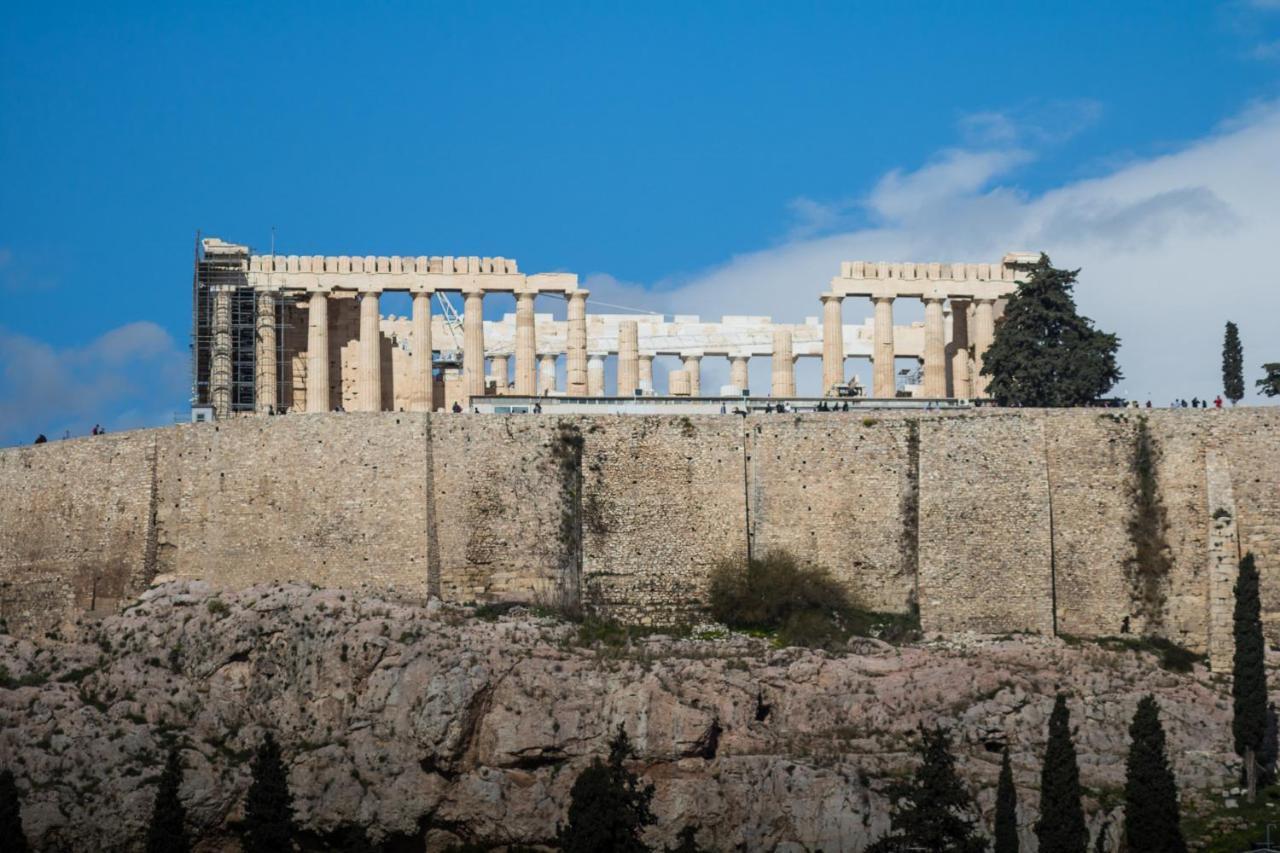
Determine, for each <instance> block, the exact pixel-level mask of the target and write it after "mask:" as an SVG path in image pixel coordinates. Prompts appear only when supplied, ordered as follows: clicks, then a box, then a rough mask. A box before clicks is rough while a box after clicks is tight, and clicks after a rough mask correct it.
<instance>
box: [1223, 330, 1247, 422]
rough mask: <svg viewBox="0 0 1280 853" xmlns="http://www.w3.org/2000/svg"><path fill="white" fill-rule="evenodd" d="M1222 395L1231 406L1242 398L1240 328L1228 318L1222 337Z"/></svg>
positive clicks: (1242, 374) (1242, 351)
mask: <svg viewBox="0 0 1280 853" xmlns="http://www.w3.org/2000/svg"><path fill="white" fill-rule="evenodd" d="M1222 396H1224V397H1226V398H1227V399H1228V400H1230V401H1231V405H1233V406H1234V405H1235V404H1236V403H1239V402H1240V401H1241V400H1242V399H1244V348H1243V347H1241V346H1240V330H1239V329H1237V328H1236V324H1235V323H1232V322H1231V321H1230V320H1228V321H1227V331H1226V334H1225V335H1224V336H1223V339H1222Z"/></svg>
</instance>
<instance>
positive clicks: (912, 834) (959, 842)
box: [867, 726, 987, 853]
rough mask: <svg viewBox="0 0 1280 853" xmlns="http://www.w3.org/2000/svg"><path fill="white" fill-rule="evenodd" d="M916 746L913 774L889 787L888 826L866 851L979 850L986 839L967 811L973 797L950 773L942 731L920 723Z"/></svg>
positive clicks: (972, 852) (951, 759) (953, 769)
mask: <svg viewBox="0 0 1280 853" xmlns="http://www.w3.org/2000/svg"><path fill="white" fill-rule="evenodd" d="M917 751H918V752H919V754H920V766H919V767H918V768H916V773H915V776H914V777H912V778H911V779H910V780H908V781H906V782H902V783H899V784H896V785H893V786H892V787H891V788H890V789H889V797H890V799H891V800H892V801H893V813H892V815H891V816H890V820H891V825H892V826H893V832H892V833H891V834H890V835H888V836H886V837H884V838H882V839H880V840H879V841H877V842H876V843H875V844H873V845H871V847H869V848H867V853H899V851H903V853H905V851H909V850H929V851H933V853H985V851H986V849H987V841H986V839H985V838H983V837H982V836H981V835H980V834H979V833H978V830H977V827H976V821H975V819H974V818H973V817H972V815H973V814H974V811H975V809H974V804H973V799H972V798H971V797H970V796H969V792H968V791H966V790H965V788H964V786H963V785H962V784H961V783H960V777H959V776H957V775H956V759H955V756H953V755H952V754H951V739H950V737H949V736H948V734H947V731H946V730H945V729H943V728H942V727H941V726H938V727H935V728H932V729H928V728H924V727H923V726H922V727H921V728H920V744H919V746H918V747H917Z"/></svg>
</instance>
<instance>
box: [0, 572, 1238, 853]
mask: <svg viewBox="0 0 1280 853" xmlns="http://www.w3.org/2000/svg"><path fill="white" fill-rule="evenodd" d="M578 636H579V635H578V628H577V626H574V625H570V624H564V623H559V622H556V621H555V620H552V619H549V618H538V617H536V616H534V615H533V614H530V613H527V612H516V613H512V614H508V615H506V616H503V617H501V618H498V619H496V620H493V621H488V620H485V619H481V618H478V617H477V616H476V615H474V614H473V613H472V612H471V611H469V610H466V609H455V608H448V607H444V606H441V605H440V603H439V602H436V601H433V602H431V603H429V604H410V603H403V602H394V601H388V600H384V599H375V598H370V597H367V596H366V595H365V594H362V593H361V592H359V591H354V590H345V591H343V590H328V589H317V588H313V587H310V586H306V585H299V584H289V585H267V586H258V587H253V588H249V589H245V590H243V591H240V592H236V593H229V592H215V591H214V590H212V589H210V588H209V587H207V586H205V585H203V584H201V583H196V582H176V583H167V584H162V585H159V586H156V587H153V588H152V589H151V590H150V591H148V592H147V593H146V594H145V595H143V596H142V598H141V600H140V601H139V602H138V603H136V604H135V605H134V606H132V607H130V608H129V609H128V610H126V611H125V612H124V613H123V614H121V615H119V616H113V617H109V618H106V619H104V620H102V621H100V622H93V623H86V624H83V625H81V626H80V627H79V628H78V629H77V635H76V636H75V637H72V638H67V639H52V638H47V639H39V640H27V639H16V638H12V637H7V636H5V637H0V666H3V668H4V672H2V673H0V676H3V684H4V686H3V687H0V760H2V761H3V763H4V764H5V765H7V766H8V767H10V768H12V769H13V771H14V773H15V775H16V776H17V779H18V784H19V787H20V789H21V790H22V791H23V794H24V812H23V815H24V821H25V826H26V829H27V834H28V837H29V838H30V839H31V840H32V841H33V843H34V844H35V845H36V847H37V848H39V849H61V848H68V849H75V850H84V849H102V850H116V849H132V848H138V849H140V844H141V839H142V838H143V837H144V831H145V822H146V820H147V817H148V815H149V813H150V810H151V804H152V801H153V798H154V795H155V786H156V781H157V779H158V776H159V773H160V770H161V768H162V766H163V761H164V754H165V751H166V748H167V746H168V744H169V743H171V742H176V743H177V744H179V745H180V746H181V748H182V762H183V765H184V768H185V779H184V782H183V786H182V797H183V800H184V802H185V804H186V806H187V809H188V814H189V818H190V821H191V825H192V829H193V831H195V832H198V833H199V835H200V837H201V839H202V848H203V849H207V850H221V849H228V850H230V849H236V847H235V841H234V837H235V824H236V822H237V820H238V819H239V817H240V814H241V809H242V808H243V798H244V794H245V791H246V789H247V787H248V784H249V756H250V754H251V752H252V750H253V749H254V747H255V746H256V745H257V744H258V742H259V740H260V738H261V736H262V733H263V731H264V730H266V729H270V730H272V731H273V732H275V734H276V737H277V739H278V740H279V741H280V743H281V744H282V747H283V750H284V753H285V757H286V760H287V761H288V764H289V778H290V785H291V788H292V790H293V794H294V802H295V806H296V811H297V819H298V823H299V825H300V826H301V827H302V828H303V829H305V830H307V831H308V832H309V833H312V834H313V836H314V837H321V836H323V835H324V834H325V833H330V832H333V831H335V830H337V829H339V828H342V827H346V826H351V825H358V826H361V827H365V828H367V829H368V832H369V834H370V835H371V836H372V837H373V838H375V839H378V840H382V839H388V838H395V839H397V845H403V847H401V846H397V848H396V849H423V847H424V846H425V848H426V849H447V848H448V847H449V846H450V845H451V844H453V843H456V842H458V841H474V842H478V843H484V844H494V845H496V844H503V843H521V844H537V843H539V842H548V841H550V840H551V839H552V838H553V837H554V834H555V831H556V825H557V822H558V821H560V820H562V819H563V816H564V813H565V809H566V807H567V803H568V792H569V788H570V786H571V784H572V782H573V779H574V777H575V776H576V774H577V772H578V771H579V770H580V769H581V768H582V767H584V766H585V765H586V764H587V763H588V762H589V761H590V759H591V757H592V756H595V755H600V754H603V753H604V752H605V751H606V742H607V740H608V738H609V735H610V734H611V732H612V730H614V729H615V728H616V727H617V725H618V724H620V723H621V724H623V725H625V726H626V728H627V731H628V733H629V734H630V735H631V737H632V740H633V741H634V743H635V744H636V746H637V749H638V752H639V755H638V757H637V759H636V761H635V764H634V767H635V769H636V771H637V772H639V773H641V774H642V775H643V776H644V777H645V778H647V779H648V780H649V781H651V782H653V783H654V785H655V786H656V791H657V793H656V797H655V800H654V811H655V812H656V814H657V816H658V825H657V826H656V827H655V828H654V829H653V830H651V834H650V836H649V838H648V840H649V841H650V842H651V843H652V845H653V846H654V847H655V848H657V847H658V846H659V845H662V844H671V843H673V842H674V839H675V836H676V834H677V833H678V832H679V830H680V829H681V828H682V827H683V826H685V825H686V824H687V823H697V824H698V825H699V826H700V827H701V830H700V833H699V835H698V838H699V841H700V842H701V843H702V844H703V846H704V847H707V848H708V849H715V850H734V849H744V850H774V849H777V850H793V851H798V850H816V849H822V850H824V851H828V853H832V851H858V850H861V849H862V848H863V847H865V846H866V845H867V844H868V843H869V842H871V841H872V840H874V839H875V838H877V837H878V836H880V835H881V834H882V833H884V832H885V831H886V830H887V829H888V805H887V801H886V799H885V796H884V794H883V789H884V784H885V783H886V782H887V781H889V780H891V779H892V778H894V777H900V776H902V775H903V774H905V773H907V772H909V770H910V769H911V767H912V765H913V761H914V759H913V757H912V755H911V752H910V744H911V739H912V736H913V733H914V732H915V730H916V728H917V726H918V725H920V724H922V723H929V724H932V723H934V722H939V723H942V724H943V725H947V726H950V727H951V728H952V729H953V732H954V740H955V742H956V750H957V753H958V754H959V756H960V767H961V770H962V773H963V775H964V776H965V778H966V779H967V780H968V781H969V782H970V784H971V785H972V786H973V788H974V789H975V790H976V791H979V792H980V793H979V794H978V802H979V804H980V806H981V807H982V809H983V811H984V820H985V821H986V823H987V825H988V826H989V825H990V819H991V811H992V809H993V807H994V788H995V779H996V775H997V773H998V771H999V764H1000V753H1001V751H1002V750H1003V749H1005V748H1006V747H1007V748H1008V749H1009V750H1011V754H1012V757H1013V762H1014V768H1015V775H1016V777H1017V782H1018V785H1019V788H1020V790H1019V795H1020V800H1021V803H1022V806H1023V809H1022V811H1023V814H1022V815H1021V820H1022V823H1023V826H1024V841H1025V844H1024V848H1023V849H1028V850H1034V838H1033V837H1032V835H1031V833H1030V831H1029V826H1030V824H1031V822H1032V821H1033V819H1034V806H1035V801H1036V797H1035V787H1036V785H1037V784H1038V774H1039V760H1040V756H1041V754H1042V752H1043V748H1044V740H1045V728H1046V721H1047V716H1048V712H1049V709H1050V706H1051V704H1052V700H1053V696H1054V693H1055V692H1056V691H1058V690H1062V691H1064V692H1065V693H1067V694H1068V696H1069V697H1070V701H1069V704H1070V707H1071V711H1072V719H1073V723H1074V725H1075V726H1076V727H1077V735H1076V742H1077V747H1078V750H1079V753H1080V762H1081V769H1082V774H1083V781H1084V784H1085V785H1086V787H1087V788H1088V790H1089V794H1090V801H1089V804H1088V806H1089V809H1090V812H1091V814H1093V815H1094V817H1093V825H1094V828H1095V832H1096V831H1097V830H1098V828H1099V827H1100V825H1101V824H1102V823H1103V822H1104V821H1105V820H1106V819H1107V816H1108V814H1109V813H1111V812H1113V810H1114V808H1115V806H1116V805H1117V803H1118V801H1119V796H1120V791H1121V789H1122V785H1123V779H1124V757H1125V754H1126V751H1127V748H1128V736H1127V729H1128V724H1129V721H1130V718H1131V716H1132V714H1133V710H1134V707H1135V706H1136V703H1137V701H1138V698H1139V697H1140V696H1141V695H1143V694H1145V693H1148V692H1149V693H1153V694H1155V696H1156V697H1157V699H1158V700H1159V702H1160V707H1161V712H1162V717H1163V719H1164V723H1165V725H1166V728H1167V730H1168V733H1169V741H1170V753H1171V757H1172V760H1173V763H1174V766H1175V769H1176V772H1177V774H1178V778H1179V781H1180V784H1181V786H1182V791H1183V798H1184V800H1188V801H1193V800H1194V799H1195V798H1196V796H1197V792H1199V791H1202V790H1206V789H1211V788H1221V787H1222V786H1223V785H1226V784H1230V783H1231V781H1233V780H1232V778H1231V773H1232V770H1231V767H1232V762H1233V760H1234V757H1233V756H1232V755H1231V738H1230V702H1229V695H1228V694H1227V693H1226V692H1225V686H1224V685H1223V684H1221V683H1220V682H1219V680H1217V679H1215V678H1214V677H1213V676H1211V675H1209V674H1208V673H1207V671H1206V670H1205V669H1204V668H1203V667H1199V666H1197V667H1196V669H1195V671H1194V672H1193V673H1191V674H1187V675H1180V674H1174V673H1171V672H1167V671H1165V670H1163V669H1161V668H1159V667H1158V666H1157V664H1156V661H1155V659H1154V658H1153V657H1152V656H1150V655H1148V654H1145V653H1141V652H1134V651H1110V650H1105V649H1102V648H1099V647H1097V646H1094V645H1083V646H1072V645H1069V644H1067V643H1064V642H1062V641H1059V640H1050V639H1043V638H1037V637H1016V638H1008V639H998V640H997V639H990V638H988V639H979V638H959V639H957V638H955V637H952V638H950V639H948V640H947V641H945V642H943V641H934V642H928V643H923V644H921V645H918V646H911V647H904V648H891V647H885V646H883V645H882V644H876V643H860V644H857V645H856V647H855V649H854V650H851V651H850V652H848V653H846V654H841V655H832V654H828V653H823V652H815V651H809V650H803V649H775V648H772V647H771V646H770V645H769V644H768V643H767V642H765V641H762V640H754V639H750V638H744V637H728V638H719V639H673V638H669V637H651V638H648V639H646V640H643V641H637V642H634V643H631V644H629V645H626V646H603V645H597V646H596V647H594V648H590V647H584V646H582V645H580V644H579V642H578Z"/></svg>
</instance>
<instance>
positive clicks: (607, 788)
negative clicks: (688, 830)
mask: <svg viewBox="0 0 1280 853" xmlns="http://www.w3.org/2000/svg"><path fill="white" fill-rule="evenodd" d="M631 755H632V749H631V740H630V738H628V737H627V731H626V729H625V728H623V726H622V725H621V724H619V726H618V733H617V734H616V735H615V736H614V738H613V740H612V741H610V742H609V761H608V763H605V762H602V761H601V760H600V759H599V758H597V759H595V760H593V761H592V762H591V766H590V767H588V768H587V769H586V770H583V771H582V773H580V774H579V775H578V778H577V779H576V780H574V783H573V788H572V789H570V791H569V816H568V822H567V823H566V824H565V825H564V826H562V827H561V828H560V832H559V846H560V849H561V850H562V851H563V853H595V851H597V850H611V851H617V853H642V852H643V851H648V849H649V848H648V847H646V846H645V845H644V843H643V842H641V840H640V834H641V832H643V831H644V828H645V827H646V826H649V825H651V824H652V823H653V820H654V818H653V812H652V811H651V810H650V808H649V805H650V803H651V802H652V801H653V786H652V785H643V786H642V785H641V784H640V780H639V779H637V778H636V776H635V774H634V773H632V772H631V771H630V770H628V769H627V768H626V763H625V762H626V760H627V759H628V758H630V757H631Z"/></svg>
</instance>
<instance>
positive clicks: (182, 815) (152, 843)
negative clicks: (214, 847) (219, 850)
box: [147, 746, 191, 853]
mask: <svg viewBox="0 0 1280 853" xmlns="http://www.w3.org/2000/svg"><path fill="white" fill-rule="evenodd" d="M181 786H182V760H181V756H180V755H179V754H178V748H177V747H176V746H175V747H171V748H170V749H169V758H168V760H167V761H166V762H165V765H164V772H163V773H161V774H160V788H159V790H157V791H156V803H155V808H154V809H153V810H152V812H151V826H150V827H148V828H147V853H187V851H189V850H190V849H191V841H190V839H189V838H187V830H186V825H185V824H186V820H187V811H186V809H184V808H183V807H182V800H181V799H179V797H178V789H179V788H180V787H181Z"/></svg>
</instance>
